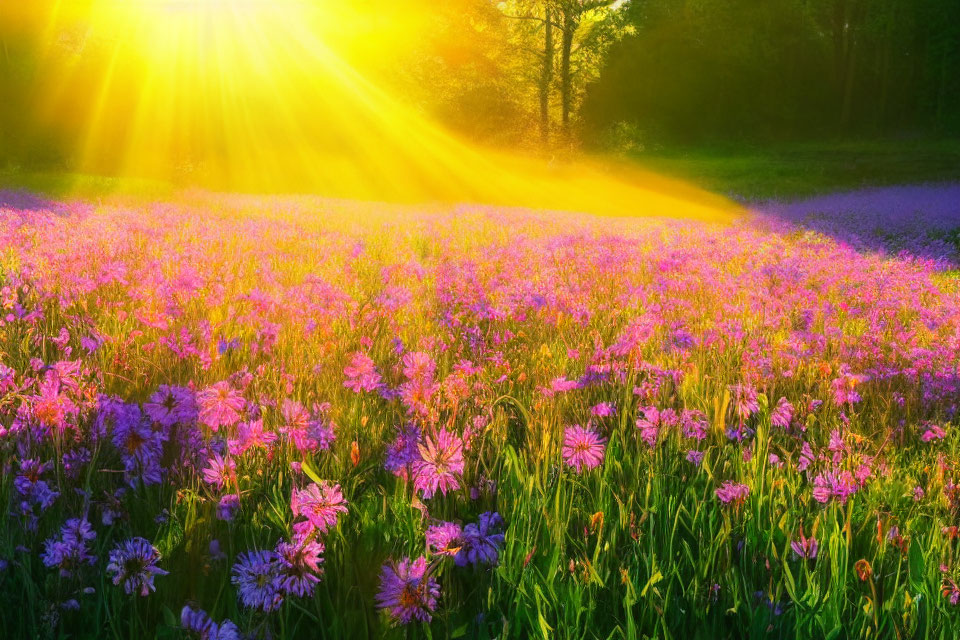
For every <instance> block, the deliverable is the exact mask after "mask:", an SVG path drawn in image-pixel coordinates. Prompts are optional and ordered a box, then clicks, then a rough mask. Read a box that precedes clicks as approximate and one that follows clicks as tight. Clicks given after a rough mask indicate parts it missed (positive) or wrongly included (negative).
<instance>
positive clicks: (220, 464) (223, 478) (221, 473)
mask: <svg viewBox="0 0 960 640" xmlns="http://www.w3.org/2000/svg"><path fill="white" fill-rule="evenodd" d="M236 479H237V463H236V462H234V461H233V458H224V457H223V456H221V455H220V454H219V453H215V454H213V457H212V458H210V460H209V461H208V462H207V466H206V468H205V469H204V470H203V480H204V482H206V483H207V484H211V485H213V486H215V487H217V488H218V489H221V488H223V487H224V486H232V485H234V484H236V481H237V480H236Z"/></svg>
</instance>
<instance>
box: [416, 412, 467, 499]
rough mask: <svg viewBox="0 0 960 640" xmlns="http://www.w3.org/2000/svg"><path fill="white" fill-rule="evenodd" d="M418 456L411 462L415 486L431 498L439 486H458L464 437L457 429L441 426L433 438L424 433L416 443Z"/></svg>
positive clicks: (455, 487)
mask: <svg viewBox="0 0 960 640" xmlns="http://www.w3.org/2000/svg"><path fill="white" fill-rule="evenodd" d="M418 449H419V451H420V458H421V459H420V460H419V461H417V462H414V464H413V474H414V480H413V485H414V487H415V488H416V489H417V490H419V491H422V492H423V497H424V498H430V497H432V496H433V494H434V493H436V492H437V491H438V490H439V491H440V493H442V494H444V495H446V493H447V491H449V490H455V489H459V488H460V482H459V480H458V478H459V476H460V475H461V474H462V473H463V440H462V439H461V438H460V436H458V435H457V434H456V433H453V432H451V431H447V430H446V429H441V430H440V433H439V434H437V437H436V439H433V438H431V437H430V436H426V437H424V439H423V444H421V445H419V446H418Z"/></svg>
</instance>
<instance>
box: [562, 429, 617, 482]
mask: <svg viewBox="0 0 960 640" xmlns="http://www.w3.org/2000/svg"><path fill="white" fill-rule="evenodd" d="M606 446H607V439H606V438H604V437H602V436H601V435H600V434H598V433H596V432H595V431H591V430H589V429H584V428H583V427H581V426H580V425H573V426H572V427H567V429H566V431H564V434H563V461H564V462H566V463H567V466H570V467H573V468H574V469H575V470H576V471H577V473H580V472H582V471H583V470H584V469H593V468H595V467H598V466H600V464H601V463H602V462H603V455H604V453H605V451H606Z"/></svg>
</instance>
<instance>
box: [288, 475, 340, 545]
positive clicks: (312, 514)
mask: <svg viewBox="0 0 960 640" xmlns="http://www.w3.org/2000/svg"><path fill="white" fill-rule="evenodd" d="M290 509H291V510H292V511H293V515H294V517H303V518H306V520H305V521H303V522H299V523H296V524H294V525H293V529H294V531H295V532H296V533H297V536H298V537H300V538H306V537H307V536H309V535H310V534H312V533H313V531H314V530H317V531H319V532H320V533H323V532H325V531H327V529H332V528H333V527H335V526H336V525H337V518H338V516H339V514H341V513H346V512H347V501H346V500H344V499H343V493H342V492H341V491H340V485H339V484H329V483H326V482H324V483H323V484H319V485H318V484H317V483H315V482H314V483H311V484H310V486H308V487H307V488H306V489H300V490H297V489H294V490H293V493H292V495H291V497H290Z"/></svg>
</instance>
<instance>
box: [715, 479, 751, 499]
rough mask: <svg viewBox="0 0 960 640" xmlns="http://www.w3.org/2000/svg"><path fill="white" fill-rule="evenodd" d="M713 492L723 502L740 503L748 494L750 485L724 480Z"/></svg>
mask: <svg viewBox="0 0 960 640" xmlns="http://www.w3.org/2000/svg"><path fill="white" fill-rule="evenodd" d="M714 493H716V495H717V497H718V498H720V502H722V503H723V504H730V503H731V502H735V503H737V504H741V503H743V502H744V501H745V500H746V499H747V496H749V495H750V487H748V486H747V485H745V484H740V483H736V482H724V483H723V485H722V486H721V487H720V488H719V489H717V490H716V491H715V492H714Z"/></svg>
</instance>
